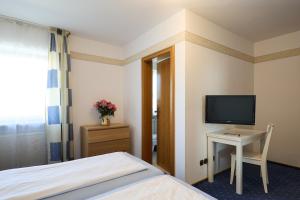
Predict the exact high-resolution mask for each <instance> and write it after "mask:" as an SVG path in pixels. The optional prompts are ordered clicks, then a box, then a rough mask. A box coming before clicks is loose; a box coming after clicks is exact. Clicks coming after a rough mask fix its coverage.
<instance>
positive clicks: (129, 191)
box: [89, 175, 213, 200]
mask: <svg viewBox="0 0 300 200" xmlns="http://www.w3.org/2000/svg"><path fill="white" fill-rule="evenodd" d="M208 199H213V198H209V197H208V195H207V196H206V195H204V194H202V193H200V192H197V191H196V190H194V189H192V188H191V187H190V186H187V185H185V184H183V183H180V182H179V181H178V180H176V179H175V178H172V177H170V176H168V175H162V176H156V177H154V178H149V179H146V180H143V181H141V182H137V183H134V184H132V185H130V186H127V187H123V188H121V189H119V190H116V191H112V192H108V193H105V194H102V195H99V196H96V197H93V198H91V199H89V200H208Z"/></svg>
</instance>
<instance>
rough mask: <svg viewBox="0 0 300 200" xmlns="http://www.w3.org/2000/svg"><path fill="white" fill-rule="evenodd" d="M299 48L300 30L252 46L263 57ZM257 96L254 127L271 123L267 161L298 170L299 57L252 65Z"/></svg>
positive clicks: (299, 164) (299, 116)
mask: <svg viewBox="0 0 300 200" xmlns="http://www.w3.org/2000/svg"><path fill="white" fill-rule="evenodd" d="M299 47H300V31H298V32H295V33H291V34H286V35H283V36H279V37H275V38H271V39H268V40H265V41H261V42H258V43H256V44H255V54H256V55H263V54H267V53H274V52H277V51H281V50H287V49H292V48H299ZM254 71H255V75H254V77H255V79H254V91H255V94H256V95H257V109H256V111H257V114H256V122H257V125H256V128H259V129H262V128H266V125H267V124H268V123H269V122H273V123H274V124H275V129H274V134H273V135H272V138H271V142H270V149H269V153H268V159H269V160H272V161H275V162H279V163H284V164H287V165H292V166H297V167H300V159H299V158H300V145H299V141H300V129H299V120H300V88H299V86H300V56H294V57H289V58H285V59H279V60H272V61H268V62H262V63H257V64H255V65H254Z"/></svg>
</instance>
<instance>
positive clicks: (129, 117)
mask: <svg viewBox="0 0 300 200" xmlns="http://www.w3.org/2000/svg"><path fill="white" fill-rule="evenodd" d="M184 29H185V10H183V11H181V12H179V13H177V14H175V15H173V16H171V17H170V18H169V19H167V20H166V21H164V22H162V23H160V24H158V25H157V26H155V27H153V28H152V29H150V30H149V31H148V32H146V33H145V34H142V35H141V36H140V37H138V38H137V39H136V40H134V41H132V42H131V43H129V44H127V45H126V46H125V47H124V48H125V49H124V52H125V55H126V56H125V57H129V56H132V55H133V54H135V53H138V52H140V51H142V50H145V49H147V48H149V47H151V46H152V45H154V44H157V43H159V42H161V41H163V40H165V39H167V38H169V37H171V36H173V35H175V34H177V33H180V32H182V31H184ZM175 52H176V60H175V66H176V70H182V69H184V63H185V59H184V52H185V50H184V45H183V44H176V45H175ZM178 52H181V53H182V54H178ZM124 68H125V72H124V81H125V82H124V87H125V88H124V105H125V117H124V119H125V121H126V122H127V123H129V124H130V125H131V128H132V130H131V134H132V138H133V149H134V151H133V152H134V155H136V156H138V157H141V153H142V150H141V140H142V137H141V114H142V113H141V85H142V83H141V60H140V59H138V60H136V61H134V62H132V63H130V64H128V65H126V66H124ZM181 78H184V74H179V73H178V75H176V77H175V79H176V80H175V84H176V83H177V81H178V80H181ZM180 82H181V81H178V83H180ZM176 86H178V85H176ZM182 89H184V85H183V88H182V87H176V91H175V94H177V93H178V95H180V94H182V93H183V94H184V90H183V91H181V90H182ZM177 90H178V91H181V92H178V91H177ZM181 96H183V98H184V95H181ZM175 102H176V101H175ZM183 110H184V104H183V105H181V106H180V105H179V106H178V105H177V103H176V109H175V116H182V115H180V114H178V115H177V112H180V113H182V112H183ZM182 117H184V115H183V116H182ZM182 119H183V121H184V118H181V119H180V118H176V120H179V121H182ZM180 123H181V122H180ZM181 124H182V123H181ZM183 125H184V124H183ZM182 127H183V128H182ZM182 130H184V126H177V125H176V127H175V137H177V134H180V135H181V136H180V137H183V135H184V132H182ZM178 138H179V137H178ZM177 143H180V142H179V141H178V140H177ZM181 144H182V146H181V149H182V150H184V143H181ZM176 148H177V147H176ZM176 152H178V154H177V153H176V166H175V174H176V176H178V177H180V178H182V179H184V174H185V172H184V169H185V166H184V163H185V160H184V157H183V156H184V154H183V153H182V152H181V151H178V149H176ZM177 156H178V157H177ZM177 165H178V166H177Z"/></svg>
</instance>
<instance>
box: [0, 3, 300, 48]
mask: <svg viewBox="0 0 300 200" xmlns="http://www.w3.org/2000/svg"><path fill="white" fill-rule="evenodd" d="M183 8H187V9H190V10H192V11H194V12H196V13H198V14H199V15H201V16H203V17H205V18H207V19H209V20H211V21H213V22H215V23H216V24H218V25H220V26H222V27H224V28H226V29H228V30H230V31H232V32H234V33H236V34H238V35H241V36H243V37H244V38H246V39H248V40H250V41H253V42H256V41H260V40H264V39H267V38H271V37H274V36H278V35H281V34H285V33H290V32H294V31H297V30H300V0H221V1H220V0H0V14H1V15H5V16H9V17H14V18H18V19H22V20H25V21H31V22H34V23H37V24H41V25H45V26H53V27H60V28H64V29H67V30H69V31H71V32H72V33H73V34H75V35H79V36H83V37H86V38H89V39H94V40H98V41H102V42H106V43H110V44H115V45H124V44H126V43H128V42H130V41H132V40H134V39H135V38H136V37H137V36H139V35H140V34H142V33H144V32H146V31H147V30H149V29H150V28H151V27H153V26H154V25H156V24H158V23H160V22H161V21H162V20H164V19H167V18H168V17H169V16H171V15H172V14H174V13H176V12H178V11H179V10H181V9H183Z"/></svg>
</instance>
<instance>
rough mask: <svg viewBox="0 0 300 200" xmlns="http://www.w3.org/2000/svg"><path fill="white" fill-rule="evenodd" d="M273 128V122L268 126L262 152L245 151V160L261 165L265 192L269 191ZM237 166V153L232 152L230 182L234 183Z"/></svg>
mask: <svg viewBox="0 0 300 200" xmlns="http://www.w3.org/2000/svg"><path fill="white" fill-rule="evenodd" d="M273 128H274V125H273V124H269V125H268V126H267V132H266V138H265V144H264V147H263V151H262V153H252V152H244V153H243V162H245V163H249V164H253V165H259V166H260V169H261V176H262V180H263V185H264V190H265V193H268V187H267V184H269V178H268V168H267V153H268V149H269V144H270V140H271V135H272V132H273ZM235 166H236V155H235V153H232V154H231V174H230V184H232V182H233V178H234V171H235Z"/></svg>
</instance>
